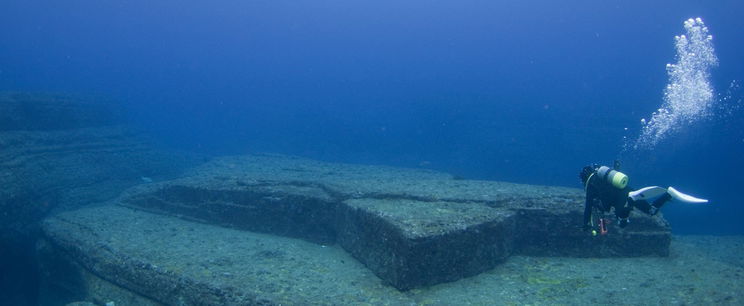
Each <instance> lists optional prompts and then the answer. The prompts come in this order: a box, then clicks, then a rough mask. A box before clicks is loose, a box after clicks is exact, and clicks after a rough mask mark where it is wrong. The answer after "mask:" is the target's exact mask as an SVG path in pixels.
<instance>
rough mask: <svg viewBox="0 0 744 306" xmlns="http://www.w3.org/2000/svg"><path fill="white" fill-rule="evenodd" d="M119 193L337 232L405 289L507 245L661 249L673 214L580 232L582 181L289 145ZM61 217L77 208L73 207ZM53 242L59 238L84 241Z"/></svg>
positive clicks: (488, 261)
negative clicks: (552, 182)
mask: <svg viewBox="0 0 744 306" xmlns="http://www.w3.org/2000/svg"><path fill="white" fill-rule="evenodd" d="M114 203H115V204H118V205H120V206H126V207H130V208H136V209H138V210H146V211H149V212H155V213H158V214H161V215H164V216H170V217H179V218H181V219H185V220H189V221H199V223H207V224H214V225H219V226H222V227H229V228H235V229H242V230H248V231H252V232H261V233H266V234H271V235H275V236H286V237H292V238H301V239H304V240H307V241H311V242H315V243H319V244H322V245H326V244H332V243H336V244H337V245H338V246H340V247H341V248H343V249H344V250H345V251H346V252H348V253H349V254H351V255H352V256H353V257H354V258H356V259H357V260H359V261H360V262H361V263H363V264H364V265H365V266H366V267H367V268H368V269H370V270H371V271H372V272H374V273H375V274H376V275H377V276H378V277H380V278H381V279H382V280H384V281H385V282H386V283H387V284H390V285H392V286H394V287H395V288H397V289H400V290H407V289H411V288H416V287H421V286H428V285H433V284H438V283H442V282H447V281H452V280H456V279H459V278H462V277H466V276H470V275H475V274H478V273H480V272H483V271H485V270H488V269H491V268H493V267H495V266H496V265H497V264H498V263H499V262H501V261H503V260H504V259H505V258H507V257H508V256H510V255H513V254H525V255H536V256H579V257H587V256H646V255H661V256H664V255H667V254H668V250H669V243H670V229H669V226H668V224H667V223H666V222H665V221H664V220H663V219H661V218H659V217H648V216H643V215H634V216H633V221H634V222H633V224H632V226H630V227H629V228H628V229H626V230H622V231H621V230H620V229H618V228H612V229H611V232H610V234H608V235H606V236H599V237H592V236H589V235H587V234H586V233H584V232H582V231H581V230H580V229H579V225H580V223H581V213H582V212H583V196H582V194H581V191H580V190H577V189H571V188H561V187H548V186H532V185H522V184H511V183H504V182H486V181H467V180H457V179H454V178H452V177H451V176H450V175H448V174H444V173H439V172H433V171H424V170H412V169H399V168H389V167H377V166H362V165H346V164H334V163H324V162H318V161H313V160H308V159H302V158H293V157H286V156H272V155H260V156H239V157H225V158H219V159H215V160H213V161H211V162H209V163H206V164H204V165H202V166H199V167H197V168H194V169H193V170H191V171H190V172H188V173H187V174H186V175H184V176H183V177H182V178H179V179H175V180H171V181H163V182H159V183H153V184H145V185H139V186H137V187H134V188H131V189H129V190H127V191H126V192H125V193H124V194H122V196H121V197H120V198H118V199H117V200H115V201H114ZM66 218H76V217H75V213H71V214H70V215H68V216H67V217H66ZM49 222H56V223H57V224H59V220H57V219H51V220H50V221H49ZM78 223H79V222H78ZM79 231H80V229H78V228H77V227H72V228H68V227H65V226H61V227H60V226H57V227H47V233H48V236H49V237H50V240H51V241H52V243H55V241H60V240H63V239H67V240H69V239H75V238H74V236H76V235H79V234H82V233H80V232H79ZM86 231H88V230H86ZM93 231H95V230H93ZM60 233H63V234H64V235H63V236H70V237H67V238H64V237H62V236H60ZM86 235H87V234H86ZM60 237H62V238H60ZM131 243H138V242H134V241H133V242H131ZM170 243H175V242H170ZM57 244H58V245H60V246H61V247H62V248H63V249H68V248H69V247H70V246H71V245H79V244H65V243H57ZM176 245H177V244H176ZM184 247H186V246H184ZM92 251H93V250H91V252H92ZM78 252H80V250H78ZM85 253H88V252H86V251H85V250H84V249H83V250H82V253H80V254H79V255H78V256H84V254H85ZM125 254H126V252H125ZM228 257H229V256H228ZM73 258H75V257H73ZM86 260H88V259H86ZM78 261H82V260H78ZM114 261H116V260H114ZM145 263H148V261H147V260H145ZM97 265H98V263H97V261H92V262H91V261H89V262H87V263H86V264H84V266H86V267H89V268H90V267H93V266H97ZM118 275H121V274H118ZM133 275H136V273H135V274H133ZM176 276H178V273H174V275H173V277H176Z"/></svg>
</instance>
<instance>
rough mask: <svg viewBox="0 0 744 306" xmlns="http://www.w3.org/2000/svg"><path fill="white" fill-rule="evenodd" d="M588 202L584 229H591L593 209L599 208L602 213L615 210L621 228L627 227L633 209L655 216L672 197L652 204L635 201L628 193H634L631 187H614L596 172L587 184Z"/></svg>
mask: <svg viewBox="0 0 744 306" xmlns="http://www.w3.org/2000/svg"><path fill="white" fill-rule="evenodd" d="M585 186H586V202H585V203H584V228H585V229H589V228H590V227H591V226H592V225H591V218H592V208H593V207H597V208H598V209H599V210H600V211H603V212H609V211H610V208H615V216H617V217H618V218H619V219H620V227H625V225H627V223H628V219H627V218H628V216H629V215H630V211H631V210H633V208H634V207H635V208H638V209H639V210H640V211H642V212H644V213H647V214H650V215H655V214H656V213H657V212H658V209H659V208H660V207H661V206H662V205H664V203H666V202H667V201H668V200H669V199H670V198H671V196H670V195H669V194H664V195H663V196H661V197H659V198H658V199H656V200H655V201H654V202H653V203H652V204H649V203H648V202H646V201H645V200H633V199H632V198H630V197H629V196H628V193H630V192H631V191H633V188H631V187H630V186H625V188H623V189H619V188H616V187H615V186H612V184H611V183H609V182H607V180H604V179H601V178H600V177H599V175H598V174H597V173H596V172H595V173H594V174H593V175H591V176H589V178H588V181H587V182H586V185H585Z"/></svg>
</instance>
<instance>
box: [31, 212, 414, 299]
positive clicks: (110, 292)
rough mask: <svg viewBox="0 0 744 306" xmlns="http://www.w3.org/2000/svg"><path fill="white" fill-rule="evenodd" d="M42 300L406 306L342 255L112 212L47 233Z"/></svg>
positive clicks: (53, 223)
mask: <svg viewBox="0 0 744 306" xmlns="http://www.w3.org/2000/svg"><path fill="white" fill-rule="evenodd" d="M43 229H44V232H45V236H46V240H45V242H44V243H42V244H41V245H42V247H41V249H42V250H41V251H40V252H39V254H40V259H41V267H42V270H43V271H45V274H47V277H46V278H45V279H46V280H47V281H46V283H45V285H44V288H45V291H46V292H50V291H54V288H59V287H63V289H64V290H66V291H74V290H75V289H77V290H79V291H80V292H75V293H76V294H73V296H72V297H70V298H71V299H72V300H88V301H91V300H92V301H97V302H99V303H101V304H103V303H106V302H108V301H116V305H159V304H165V305H307V304H308V303H311V304H335V305H359V304H362V303H370V304H390V305H409V304H412V303H413V301H412V300H411V299H410V298H409V297H407V296H406V294H404V293H402V292H399V291H397V290H395V289H394V288H392V287H389V286H385V285H384V284H383V282H382V281H381V280H380V279H379V278H377V277H376V276H375V275H374V274H373V273H372V272H371V271H369V270H368V269H366V268H365V267H364V266H363V265H362V264H361V263H359V262H358V261H356V260H354V258H352V257H351V256H350V255H349V254H348V253H347V252H345V251H344V250H343V249H341V248H340V247H338V246H334V245H321V244H317V243H312V242H308V241H305V240H300V239H294V238H286V237H279V236H275V235H267V234H261V233H254V232H249V231H241V230H235V229H229V228H225V227H221V226H214V225H209V224H203V223H198V222H191V221H187V220H183V219H179V218H174V217H170V216H164V215H159V214H152V213H148V212H143V211H137V210H134V209H130V208H125V207H121V206H118V205H106V206H100V207H94V208H86V209H81V210H77V211H72V212H66V213H62V214H59V215H57V216H55V217H51V218H48V219H46V220H45V221H44V223H43Z"/></svg>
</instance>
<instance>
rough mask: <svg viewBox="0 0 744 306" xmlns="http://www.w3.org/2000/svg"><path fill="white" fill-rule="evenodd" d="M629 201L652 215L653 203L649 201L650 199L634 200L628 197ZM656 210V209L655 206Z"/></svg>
mask: <svg viewBox="0 0 744 306" xmlns="http://www.w3.org/2000/svg"><path fill="white" fill-rule="evenodd" d="M628 202H630V203H631V204H632V205H633V207H635V208H638V210H640V211H642V212H644V213H647V214H649V215H652V213H651V209H652V206H651V204H649V203H648V201H646V200H636V201H633V200H631V199H628ZM654 210H655V208H654Z"/></svg>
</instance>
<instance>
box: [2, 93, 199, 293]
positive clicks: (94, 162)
mask: <svg viewBox="0 0 744 306" xmlns="http://www.w3.org/2000/svg"><path fill="white" fill-rule="evenodd" d="M121 118H122V114H121V111H120V110H119V109H118V107H117V106H116V104H114V103H110V102H105V101H102V100H101V99H98V98H82V99H81V98H73V97H70V96H61V95H52V94H29V93H0V186H2V188H0V246H1V247H0V249H2V251H0V270H1V271H3V277H2V278H1V279H0V300H2V301H3V302H5V303H6V304H14V305H26V304H36V293H35V292H34V289H35V288H36V287H37V282H38V278H37V277H35V275H36V272H37V268H36V266H35V263H34V262H33V260H34V258H35V257H36V256H35V250H34V241H35V239H36V238H37V236H38V234H39V233H40V231H39V221H41V220H42V219H43V218H44V217H45V216H47V215H48V214H50V213H52V212H54V211H63V210H68V209H73V208H79V207H82V206H86V205H88V204H92V203H98V202H101V201H105V200H108V199H112V198H115V197H116V196H118V194H119V193H120V192H121V191H122V190H125V189H126V188H129V187H131V186H133V185H136V184H141V183H143V182H144V181H151V180H155V181H157V180H163V179H169V178H172V177H175V176H177V175H178V174H180V173H181V172H182V171H183V170H184V169H185V168H187V167H190V166H193V165H195V164H197V163H198V162H199V160H197V159H196V158H194V157H192V156H188V155H184V154H178V153H173V152H167V151H163V150H160V149H158V148H157V147H156V146H154V145H153V144H152V142H151V141H150V140H148V138H147V137H145V136H144V135H143V134H142V133H140V132H137V131H136V130H134V129H132V128H129V127H127V126H125V125H123V123H124V122H123V121H122V119H121ZM19 284H22V285H19Z"/></svg>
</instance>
